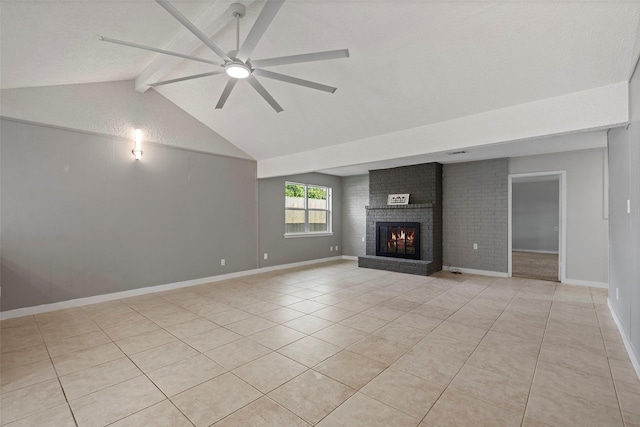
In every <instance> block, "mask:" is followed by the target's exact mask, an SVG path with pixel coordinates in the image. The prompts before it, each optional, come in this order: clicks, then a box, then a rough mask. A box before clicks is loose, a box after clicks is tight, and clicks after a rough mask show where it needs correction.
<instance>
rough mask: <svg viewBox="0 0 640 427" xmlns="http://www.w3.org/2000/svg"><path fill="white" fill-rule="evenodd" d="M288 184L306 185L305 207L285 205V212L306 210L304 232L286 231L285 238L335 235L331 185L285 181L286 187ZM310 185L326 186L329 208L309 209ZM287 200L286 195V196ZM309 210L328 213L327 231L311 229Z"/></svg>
mask: <svg viewBox="0 0 640 427" xmlns="http://www.w3.org/2000/svg"><path fill="white" fill-rule="evenodd" d="M287 185H299V186H302V187H304V208H288V207H287V206H286V203H285V206H284V209H285V212H286V211H287V210H298V211H304V229H305V231H304V232H301V233H284V237H285V239H291V238H297V237H317V236H333V198H332V197H333V195H332V193H333V190H332V188H331V187H327V186H325V185H318V184H305V183H302V182H292V181H285V183H284V186H285V189H286V187H287ZM309 187H316V188H324V189H326V190H327V209H309V205H308V200H309V199H308V197H307V189H308V188H309ZM285 200H286V196H285ZM309 211H318V212H326V213H327V231H309ZM285 227H286V215H285Z"/></svg>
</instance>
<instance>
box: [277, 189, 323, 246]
mask: <svg viewBox="0 0 640 427" xmlns="http://www.w3.org/2000/svg"><path fill="white" fill-rule="evenodd" d="M284 196H285V197H284V199H285V203H284V208H285V209H284V218H285V221H284V222H285V226H284V233H285V236H289V237H295V236H296V235H298V236H299V235H310V234H328V233H331V188H329V187H320V186H318V185H308V184H298V183H295V182H285V185H284Z"/></svg>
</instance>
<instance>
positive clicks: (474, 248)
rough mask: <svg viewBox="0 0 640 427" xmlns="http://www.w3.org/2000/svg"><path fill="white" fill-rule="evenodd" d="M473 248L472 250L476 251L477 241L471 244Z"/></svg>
mask: <svg viewBox="0 0 640 427" xmlns="http://www.w3.org/2000/svg"><path fill="white" fill-rule="evenodd" d="M473 250H474V251H477V250H478V244H477V243H474V244H473Z"/></svg>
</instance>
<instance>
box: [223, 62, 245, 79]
mask: <svg viewBox="0 0 640 427" xmlns="http://www.w3.org/2000/svg"><path fill="white" fill-rule="evenodd" d="M224 71H225V72H226V73H227V75H228V76H229V77H233V78H234V79H246V78H247V77H249V75H251V69H250V68H249V67H248V66H247V65H245V64H243V63H242V62H240V61H233V62H229V63H228V64H226V65H225V66H224Z"/></svg>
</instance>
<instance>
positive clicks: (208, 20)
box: [135, 0, 256, 93]
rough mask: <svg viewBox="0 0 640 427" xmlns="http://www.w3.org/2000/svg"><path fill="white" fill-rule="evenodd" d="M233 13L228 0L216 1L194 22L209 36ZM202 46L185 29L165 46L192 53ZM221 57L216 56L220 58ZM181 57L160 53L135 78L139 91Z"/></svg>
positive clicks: (250, 0) (246, 0)
mask: <svg viewBox="0 0 640 427" xmlns="http://www.w3.org/2000/svg"><path fill="white" fill-rule="evenodd" d="M255 1H256V0H243V1H239V3H242V4H244V5H245V6H246V7H247V8H249V6H251V4H253V3H255ZM233 19H234V18H233V15H232V13H231V11H230V8H229V2H227V1H218V0H216V1H214V2H213V3H212V4H211V5H210V6H209V7H208V8H207V9H206V10H205V11H204V12H203V13H202V14H201V15H200V16H199V17H198V18H197V19H196V20H195V21H193V23H194V24H195V26H196V27H198V28H199V29H200V30H201V31H202V32H203V33H204V34H207V35H208V36H209V37H211V36H213V35H214V34H216V33H217V32H218V31H220V30H222V29H223V28H224V27H225V26H226V25H227V24H229V22H231V21H232V20H233ZM201 46H202V42H201V41H200V40H198V39H197V38H196V37H195V36H194V35H193V34H192V33H191V32H189V31H188V30H186V29H185V30H184V31H183V32H182V33H181V34H180V36H179V37H178V38H177V39H175V40H174V41H173V43H171V44H170V45H169V46H166V47H163V49H165V50H169V51H173V52H179V53H184V54H187V55H188V54H191V53H193V52H194V51H195V50H196V49H198V48H200V47H201ZM218 59H219V58H217V57H216V58H215V60H218ZM182 61H184V59H181V58H175V57H171V56H168V55H158V56H157V57H156V58H155V59H154V60H153V61H152V62H151V64H149V65H148V66H147V68H145V69H144V70H143V71H142V72H141V73H140V74H139V75H138V76H137V77H136V79H135V89H136V91H137V92H141V93H142V92H146V91H147V90H148V89H149V88H150V87H151V86H149V84H150V83H154V82H157V81H159V80H160V79H161V78H162V77H164V76H166V75H167V73H169V72H170V71H171V70H172V69H173V68H175V67H177V66H178V64H180V62H182Z"/></svg>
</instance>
